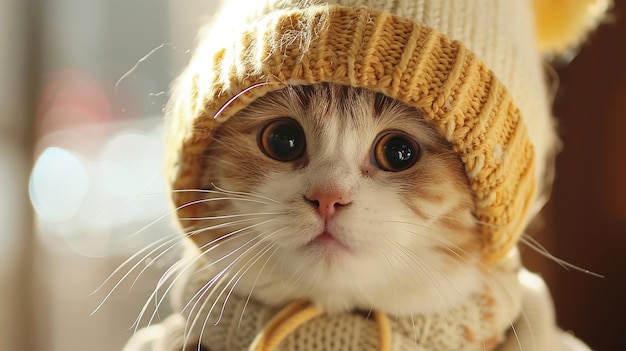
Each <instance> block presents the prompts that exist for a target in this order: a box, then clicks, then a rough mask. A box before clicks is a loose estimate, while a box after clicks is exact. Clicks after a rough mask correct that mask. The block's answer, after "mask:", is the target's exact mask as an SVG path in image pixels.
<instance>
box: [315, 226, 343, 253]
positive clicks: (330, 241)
mask: <svg viewBox="0 0 626 351" xmlns="http://www.w3.org/2000/svg"><path fill="white" fill-rule="evenodd" d="M308 246H315V247H323V248H326V249H329V250H345V251H350V248H349V247H348V246H347V245H346V244H344V243H343V242H342V241H341V240H339V239H338V238H337V237H336V236H335V235H333V234H332V233H330V232H328V231H323V232H322V233H320V234H319V235H317V236H316V237H315V238H313V240H311V241H310V242H309V244H308Z"/></svg>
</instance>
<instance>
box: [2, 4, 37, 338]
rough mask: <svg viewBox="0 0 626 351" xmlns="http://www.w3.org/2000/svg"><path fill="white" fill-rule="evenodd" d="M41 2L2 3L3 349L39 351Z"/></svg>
mask: <svg viewBox="0 0 626 351" xmlns="http://www.w3.org/2000/svg"><path fill="white" fill-rule="evenodd" d="M36 5H37V4H36V1H2V2H0V350H26V349H33V348H34V345H35V343H34V340H33V339H34V338H32V337H30V336H29V335H28V330H29V328H30V327H32V326H33V318H32V317H33V315H32V314H31V312H32V310H31V305H30V303H29V302H30V292H31V283H32V280H31V277H32V266H31V259H32V250H31V247H32V240H33V231H32V216H31V210H30V204H29V203H28V196H27V195H26V194H27V191H26V190H27V184H28V172H29V169H30V167H31V162H32V144H33V139H32V130H33V118H32V116H33V109H32V106H33V105H34V101H35V98H36V95H35V93H34V91H35V90H36V89H35V88H36V83H35V79H36V74H37V72H36V71H34V70H32V68H33V67H35V66H36V62H37V55H36V46H37V43H38V42H37V25H29V24H31V23H36V20H37V17H36V15H37V11H35V10H34V9H35V8H36Z"/></svg>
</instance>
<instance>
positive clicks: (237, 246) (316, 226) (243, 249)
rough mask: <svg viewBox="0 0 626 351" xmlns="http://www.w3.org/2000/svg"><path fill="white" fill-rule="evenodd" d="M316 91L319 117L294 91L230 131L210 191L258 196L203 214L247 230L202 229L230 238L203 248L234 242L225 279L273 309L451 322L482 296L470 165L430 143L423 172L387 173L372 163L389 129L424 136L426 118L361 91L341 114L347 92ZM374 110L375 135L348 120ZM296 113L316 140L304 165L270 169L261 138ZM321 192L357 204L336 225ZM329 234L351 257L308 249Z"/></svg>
mask: <svg viewBox="0 0 626 351" xmlns="http://www.w3.org/2000/svg"><path fill="white" fill-rule="evenodd" d="M313 89H314V90H313V91H307V94H310V96H307V98H308V99H307V102H308V103H309V107H307V106H301V105H297V104H296V105H295V106H294V104H295V103H296V102H299V103H301V102H302V101H303V99H294V96H293V92H289V91H286V92H284V93H280V92H279V93H276V94H273V95H274V96H270V97H267V98H262V99H260V100H261V101H260V102H259V104H256V105H253V106H251V107H250V108H248V109H247V111H245V113H243V114H242V115H243V116H234V117H233V118H232V119H231V120H229V121H228V122H226V124H225V125H224V126H223V127H222V128H220V131H219V134H218V135H216V138H215V142H214V143H213V144H212V146H211V147H210V148H209V150H207V154H206V155H207V157H209V158H211V159H212V168H211V169H205V179H206V183H207V187H210V186H211V184H215V185H216V186H217V187H219V188H222V189H226V190H227V191H236V192H238V193H247V194H256V195H254V196H251V197H249V198H248V199H247V200H241V199H234V200H227V201H223V200H215V201H210V202H207V203H206V204H204V205H203V206H205V208H204V209H203V211H202V212H203V215H207V216H224V217H228V216H241V217H237V218H240V220H241V221H240V222H237V221H233V220H232V219H219V220H216V219H211V220H208V221H206V223H202V224H201V225H200V227H209V226H216V223H220V224H222V225H224V227H222V228H218V229H217V230H211V231H210V232H212V233H213V234H203V235H206V236H205V237H201V236H199V237H197V238H194V239H195V241H196V244H197V245H198V246H201V247H203V246H207V244H208V243H210V242H211V240H214V239H215V238H216V237H219V236H222V237H228V239H226V240H221V241H220V242H219V244H217V245H214V247H211V250H213V252H212V254H211V257H212V258H213V259H214V260H215V261H217V263H216V264H215V266H216V268H217V269H218V270H223V269H229V270H233V271H235V272H245V274H242V275H241V279H240V280H239V281H238V283H237V285H236V287H235V291H237V292H238V293H240V294H244V295H248V294H250V293H251V292H252V296H253V297H254V298H256V299H259V300H261V301H263V302H265V303H268V304H273V305H278V304H283V303H286V302H288V301H290V300H293V299H297V298H306V299H310V300H312V301H313V302H314V303H316V304H318V305H321V306H322V307H324V308H325V309H327V310H329V311H343V310H349V309H353V308H363V309H369V308H372V307H374V308H376V309H378V310H381V311H385V312H387V313H395V314H398V313H399V314H404V313H415V312H421V313H424V312H436V311H440V310H443V309H445V308H447V307H449V306H451V305H454V304H455V303H456V302H458V301H462V300H463V299H464V298H466V297H467V296H469V294H471V293H473V292H475V291H477V290H478V289H480V287H481V284H482V280H481V277H480V269H479V265H480V264H479V262H480V238H479V237H478V234H477V232H478V230H477V228H476V223H475V220H474V218H473V216H472V214H471V210H472V202H471V196H470V192H469V189H468V188H467V187H468V185H467V181H466V180H465V178H464V177H465V176H464V173H463V171H462V169H461V167H460V161H459V160H458V159H456V158H454V157H452V156H451V153H450V152H449V151H447V150H446V148H445V147H442V146H441V145H439V144H438V143H430V142H428V143H427V144H428V145H426V146H427V152H425V154H424V156H423V158H422V159H421V160H420V161H419V162H418V164H417V165H416V166H414V167H412V168H411V169H409V170H406V171H404V172H398V173H393V172H384V171H380V170H378V169H376V168H375V167H374V166H373V165H372V164H371V161H370V157H369V154H370V149H371V142H372V141H373V139H374V138H375V137H376V135H377V134H378V133H379V132H380V131H381V129H384V128H389V127H393V126H395V127H405V126H407V125H410V126H411V128H414V129H415V128H418V129H420V128H425V127H424V126H421V125H418V127H415V119H416V116H415V111H409V110H406V109H398V110H396V109H394V107H393V106H395V105H390V106H386V105H385V106H382V107H381V106H375V103H374V101H375V99H374V95H373V94H370V93H362V94H361V95H359V94H358V92H354V91H351V92H350V94H351V95H350V97H351V98H352V99H354V101H346V102H345V104H337V101H328V100H332V99H333V98H338V97H339V96H337V95H340V92H338V91H336V90H337V89H338V88H336V87H322V88H313ZM322 89H327V90H328V89H329V91H326V92H322V93H320V90H322ZM287 90H288V89H287ZM281 94H282V95H281ZM290 94H291V95H290ZM276 95H278V96H276ZM355 96H356V97H355ZM263 99H265V100H270V101H272V103H271V104H264V100H263ZM379 103H380V102H379ZM386 104H391V102H386ZM284 105H287V106H284ZM345 105H348V106H351V107H352V108H351V109H350V110H348V111H346V110H345V109H341V108H340V106H345ZM383 105H384V104H383ZM281 106H282V107H281ZM310 106H317V107H315V108H312V107H310ZM319 106H323V108H319ZM368 106H369V107H370V108H369V110H368V108H367V107H368ZM375 109H377V110H378V115H379V116H378V118H377V119H376V120H371V118H370V120H371V121H370V123H364V122H363V119H362V118H361V119H359V118H355V119H350V118H348V117H349V116H342V114H343V115H345V114H348V115H350V114H363V113H366V114H370V115H374V114H376V113H377V112H376V111H374V110H375ZM287 111H289V112H290V113H292V114H293V116H294V118H296V119H297V120H299V121H300V124H301V125H302V126H303V128H304V130H305V134H306V135H307V148H308V149H307V161H306V163H304V164H303V163H300V164H298V163H289V162H278V161H275V160H271V159H269V158H268V157H266V156H264V155H263V154H262V153H261V152H260V151H259V149H258V145H257V143H256V131H257V130H258V127H259V126H260V125H262V123H264V121H266V120H269V119H271V118H274V117H281V116H284V115H285V113H286V112H287ZM249 114H251V115H249ZM250 117H254V118H250ZM392 117H393V118H392ZM346 121H353V122H354V123H353V124H350V123H346ZM357 121H359V122H358V124H357ZM414 132H415V134H420V133H422V134H428V132H424V131H422V130H419V131H414ZM425 139H426V140H427V141H428V138H427V137H425ZM364 140H369V141H367V142H364ZM311 191H326V192H329V191H343V192H346V193H347V194H349V196H350V198H351V200H352V201H351V203H350V205H349V206H346V207H345V208H342V209H341V210H340V211H338V212H337V213H336V215H335V216H334V217H333V219H332V220H330V221H328V223H326V224H325V223H324V221H323V220H321V219H320V217H319V215H318V214H317V211H316V209H315V208H314V206H312V205H311V203H310V202H308V201H307V200H306V199H305V196H306V194H307V193H310V192H311ZM226 197H228V196H226ZM231 197H234V198H238V197H239V195H233V196H231ZM228 223H234V224H228ZM325 228H327V229H328V228H329V230H330V231H331V232H332V234H333V235H334V236H336V238H337V239H338V240H340V241H341V242H342V243H343V244H345V245H346V246H347V247H348V249H349V250H347V251H345V252H344V251H340V250H339V251H338V250H334V249H331V248H325V247H322V248H320V247H315V248H311V247H310V246H308V245H307V244H308V243H310V242H311V240H313V239H314V238H315V237H316V236H317V235H319V234H320V233H321V232H322V231H324V230H325ZM233 233H235V234H233ZM208 246H211V245H208ZM203 249H206V247H203ZM244 256H247V257H244ZM268 267H271V268H268ZM390 296H392V298H390Z"/></svg>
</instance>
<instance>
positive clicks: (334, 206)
mask: <svg viewBox="0 0 626 351" xmlns="http://www.w3.org/2000/svg"><path fill="white" fill-rule="evenodd" d="M306 200H307V201H309V202H310V203H311V204H313V206H315V208H316V209H317V212H318V213H319V215H320V217H321V218H322V219H323V220H325V221H327V220H329V219H331V218H332V217H333V216H334V215H335V213H336V212H337V210H339V209H341V208H343V207H345V206H347V205H349V204H350V203H351V202H352V199H351V198H350V195H349V194H348V193H346V192H342V191H320V192H318V191H314V192H312V193H311V194H310V195H307V196H306Z"/></svg>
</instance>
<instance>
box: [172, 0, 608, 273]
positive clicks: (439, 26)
mask: <svg viewBox="0 0 626 351" xmlns="http://www.w3.org/2000/svg"><path fill="white" fill-rule="evenodd" d="M534 2H535V3H539V4H542V3H552V4H554V3H555V2H556V3H561V4H565V5H563V6H566V5H567V6H570V7H572V6H574V5H572V4H578V5H579V6H578V7H581V8H582V9H583V10H582V12H581V13H584V14H587V16H586V17H585V16H583V17H582V18H583V19H584V20H585V21H584V22H585V23H584V27H585V28H588V27H589V25H588V21H587V18H589V15H588V13H589V12H588V11H587V7H584V6H588V5H589V4H590V3H600V2H601V3H604V4H606V3H607V1H606V0H604V1H603V0H600V1H598V0H594V1H591V0H585V1H579V0H570V1H564V0H561V1H555V0H553V1H550V0H536V1H534ZM568 4H569V5H568ZM581 4H584V6H582V5H581ZM225 6H226V7H225V8H224V9H223V11H222V12H221V14H220V16H219V17H218V19H217V21H216V22H215V24H214V25H213V27H211V28H210V32H209V33H208V35H207V36H206V37H205V39H204V41H203V42H202V43H201V45H200V47H199V50H198V51H197V53H196V54H195V56H194V58H193V59H192V62H191V64H190V66H189V67H188V69H187V71H186V72H185V73H184V74H183V75H182V77H181V78H180V80H179V81H178V84H177V87H176V90H175V91H174V97H173V100H172V102H171V105H170V111H169V117H170V118H171V126H170V131H169V133H170V134H169V140H168V142H169V146H168V155H167V158H166V162H167V163H166V170H167V172H168V180H169V182H170V184H171V187H172V189H197V188H199V183H200V177H199V175H200V173H201V167H202V166H204V165H203V164H201V162H203V161H202V160H203V158H202V157H200V156H201V155H202V153H203V152H204V150H205V149H206V148H207V146H208V145H209V144H210V143H211V140H212V135H213V133H214V132H215V130H216V129H217V128H219V127H220V125H221V124H222V123H223V122H224V121H226V120H227V119H228V118H230V117H231V116H232V115H233V114H235V113H236V112H237V111H239V110H241V109H243V108H245V107H246V106H247V105H248V104H250V103H251V102H252V101H253V100H254V99H256V98H258V97H261V96H263V95H264V94H266V93H268V92H269V91H272V90H277V89H280V88H283V87H285V86H287V85H298V84H317V83H323V82H332V83H337V84H344V85H350V86H353V87H359V88H365V89H370V90H373V91H376V92H380V93H382V94H385V95H387V96H389V97H391V98H394V99H397V100H400V101H402V102H404V103H406V104H408V105H410V106H414V107H415V108H417V109H418V110H420V111H421V112H422V114H423V118H424V119H425V120H426V121H427V122H429V123H430V125H431V126H432V127H434V128H435V129H436V130H437V131H438V132H439V133H440V134H441V135H442V136H443V137H444V138H445V139H446V140H447V141H448V142H450V144H451V145H452V148H453V150H454V151H455V152H456V153H458V155H459V156H460V159H461V160H462V162H463V163H464V167H465V171H466V174H467V178H468V180H469V183H470V186H471V189H472V190H473V192H474V200H475V211H474V214H475V215H476V217H477V218H478V220H479V221H480V223H481V230H482V234H483V252H484V257H485V261H491V262H492V261H495V260H498V259H499V258H501V257H503V255H505V254H506V253H507V252H508V251H509V250H510V249H511V248H512V247H513V246H514V245H515V244H516V243H517V240H518V238H519V236H520V235H521V234H522V232H523V230H524V228H525V226H526V224H527V222H528V221H529V219H530V218H531V217H532V215H533V214H534V213H535V212H536V211H537V210H538V208H539V207H540V201H538V199H539V196H538V194H542V191H541V190H542V189H544V188H545V187H547V185H549V184H548V183H549V182H550V179H549V176H548V174H550V173H551V172H550V169H551V167H552V163H553V162H552V157H553V154H554V152H555V149H556V145H557V143H558V142H557V138H556V137H555V133H554V126H553V122H552V119H551V116H550V107H549V103H548V94H547V91H546V90H547V89H546V85H545V83H544V75H543V71H542V62H541V52H540V46H539V44H538V42H541V43H542V45H543V46H542V49H543V50H544V51H545V52H551V51H554V50H563V49H566V48H568V47H569V46H570V45H572V44H576V43H577V42H578V40H579V38H580V37H581V36H582V35H583V34H584V31H583V30H576V31H570V32H568V33H565V34H564V35H563V36H562V37H560V38H559V39H556V40H554V41H553V42H550V41H549V40H548V41H546V40H543V41H541V40H539V41H538V39H537V36H536V33H539V35H540V38H539V39H541V35H543V34H545V33H544V32H545V31H543V30H542V27H543V26H542V24H541V23H538V26H537V25H536V23H535V16H536V15H535V13H534V9H535V8H534V6H533V3H532V2H531V1H530V0H517V1H510V0H500V1H494V0H463V1H459V0H395V1H390V0H336V1H327V2H323V3H322V2H319V1H303V0H265V1H260V0H259V1H256V0H255V1H246V2H245V4H242V3H241V2H238V1H228V2H227V3H226V5H225ZM544 7H545V6H544ZM574 7H577V6H574ZM536 9H537V10H541V9H544V10H545V11H555V12H562V9H563V8H559V7H558V6H557V7H556V8H555V7H550V6H548V7H547V9H545V8H542V7H541V6H537V8H536ZM537 18H539V19H542V18H543V19H550V17H549V16H548V15H546V14H545V13H544V14H540V15H539V16H537ZM547 22H549V21H547ZM579 22H583V21H582V20H580V21H579ZM537 27H539V30H537ZM582 27H583V25H582V24H580V23H579V25H577V26H576V28H582ZM552 29H554V28H552ZM547 32H549V33H554V32H559V31H558V29H557V30H556V31H555V30H552V31H550V30H548V31H547ZM172 196H173V200H174V203H175V205H176V207H177V208H179V209H178V215H179V217H181V218H182V217H194V216H195V215H196V214H195V213H194V206H192V205H186V204H189V203H192V202H193V201H195V200H198V199H199V198H198V196H199V195H197V194H195V193H194V192H173V195H172ZM534 204H536V206H535V207H533V205H534ZM185 224H187V225H189V222H186V223H185Z"/></svg>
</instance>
